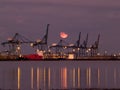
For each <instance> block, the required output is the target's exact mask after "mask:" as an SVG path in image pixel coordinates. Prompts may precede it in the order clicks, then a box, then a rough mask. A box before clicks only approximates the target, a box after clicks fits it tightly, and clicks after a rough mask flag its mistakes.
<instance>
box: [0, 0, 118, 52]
mask: <svg viewBox="0 0 120 90" xmlns="http://www.w3.org/2000/svg"><path fill="white" fill-rule="evenodd" d="M48 23H49V24H50V28H49V44H51V43H53V42H58V40H59V39H60V37H59V33H60V32H61V31H64V32H66V33H68V34H69V37H68V38H67V39H66V41H68V42H70V43H74V42H75V41H76V39H77V38H78V33H79V32H82V40H83V39H84V38H85V37H86V34H87V33H89V45H90V44H92V43H93V42H94V41H95V40H96V39H97V35H98V34H99V33H100V34H101V38H100V49H101V51H103V50H107V51H109V52H110V53H113V52H115V53H116V52H120V51H119V49H120V42H119V38H120V35H119V34H120V0H0V31H1V32H0V41H3V40H6V39H7V38H8V37H11V36H13V35H14V34H15V33H16V32H18V33H20V34H22V35H24V36H26V37H29V38H30V39H33V40H36V39H39V38H42V37H43V34H44V33H45V30H46V24H48ZM82 40H81V41H82ZM0 47H1V46H0ZM1 49H2V47H1Z"/></svg>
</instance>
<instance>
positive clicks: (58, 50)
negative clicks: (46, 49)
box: [50, 39, 69, 58]
mask: <svg viewBox="0 0 120 90" xmlns="http://www.w3.org/2000/svg"><path fill="white" fill-rule="evenodd" d="M68 45H69V44H68V43H67V42H65V41H64V40H62V39H61V40H60V41H59V42H58V43H57V44H53V45H52V46H50V49H51V50H52V53H53V54H54V53H55V54H56V56H58V57H59V58H63V57H64V56H65V54H66V50H67V48H68Z"/></svg>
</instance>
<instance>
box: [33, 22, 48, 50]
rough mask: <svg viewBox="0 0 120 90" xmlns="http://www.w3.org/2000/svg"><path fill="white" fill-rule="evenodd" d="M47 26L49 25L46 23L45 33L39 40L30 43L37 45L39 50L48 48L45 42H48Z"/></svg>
mask: <svg viewBox="0 0 120 90" xmlns="http://www.w3.org/2000/svg"><path fill="white" fill-rule="evenodd" d="M49 26H50V24H47V28H46V34H45V35H44V37H43V38H42V39H41V40H39V41H36V42H34V43H32V46H33V47H35V46H37V47H38V49H39V50H41V51H45V50H46V49H47V48H48V46H47V44H48V30H49Z"/></svg>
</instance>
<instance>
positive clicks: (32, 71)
mask: <svg viewBox="0 0 120 90" xmlns="http://www.w3.org/2000/svg"><path fill="white" fill-rule="evenodd" d="M33 73H34V70H33V67H32V68H31V89H33V88H34V87H33V81H34V79H33V77H34V75H33Z"/></svg>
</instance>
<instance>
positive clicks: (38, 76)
mask: <svg viewBox="0 0 120 90" xmlns="http://www.w3.org/2000/svg"><path fill="white" fill-rule="evenodd" d="M39 85H40V70H39V68H37V89H38V90H39V89H40V86H39Z"/></svg>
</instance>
